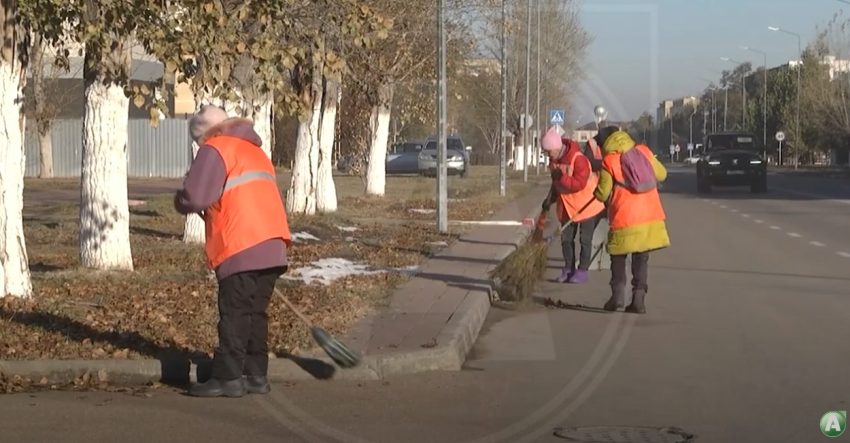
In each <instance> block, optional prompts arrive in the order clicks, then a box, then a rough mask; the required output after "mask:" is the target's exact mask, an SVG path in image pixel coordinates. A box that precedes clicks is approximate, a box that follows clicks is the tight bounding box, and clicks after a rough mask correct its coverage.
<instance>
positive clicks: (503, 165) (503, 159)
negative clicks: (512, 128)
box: [499, 0, 508, 197]
mask: <svg viewBox="0 0 850 443" xmlns="http://www.w3.org/2000/svg"><path fill="white" fill-rule="evenodd" d="M507 22H508V3H507V0H502V48H501V50H502V54H501V58H502V66H501V70H502V72H501V80H502V97H501V101H502V103H501V108H502V109H501V116H500V121H499V123H500V125H501V130H500V133H499V143H500V145H499V151H500V152H499V195H500V196H501V197H504V196H505V195H506V194H507V189H506V182H507V151H508V137H507V134H506V133H507V132H508V126H507V118H508V109H507V107H508V105H507V103H508V63H507V49H506V46H507V44H508V33H507V27H508V23H507Z"/></svg>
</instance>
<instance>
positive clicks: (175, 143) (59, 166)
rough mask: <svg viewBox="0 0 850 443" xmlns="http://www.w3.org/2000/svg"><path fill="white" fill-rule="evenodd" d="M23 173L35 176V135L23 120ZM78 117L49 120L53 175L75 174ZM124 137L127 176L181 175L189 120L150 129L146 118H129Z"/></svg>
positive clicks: (79, 147) (77, 167)
mask: <svg viewBox="0 0 850 443" xmlns="http://www.w3.org/2000/svg"><path fill="white" fill-rule="evenodd" d="M27 126H28V127H27V134H26V158H27V165H26V176H27V177H38V174H39V172H40V171H41V166H40V162H39V158H40V155H39V148H38V135H37V134H36V132H35V122H34V121H33V120H31V119H28V120H27ZM82 130H83V121H82V120H56V121H55V122H54V123H53V128H52V132H51V139H52V141H53V172H54V174H55V176H56V177H79V176H80V164H81V162H82V145H83V138H82V133H83V132H82ZM128 132H129V134H128V139H127V154H128V155H127V157H128V158H127V175H129V176H130V177H182V176H183V174H185V173H186V171H187V170H188V169H189V164H190V162H191V158H190V157H191V154H190V152H189V146H190V143H191V141H190V140H189V122H188V121H187V120H178V119H167V120H162V121H160V122H159V126H158V127H156V128H154V127H152V126H151V125H150V123H149V122H148V121H147V120H130V122H129V127H128Z"/></svg>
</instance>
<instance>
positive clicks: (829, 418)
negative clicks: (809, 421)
mask: <svg viewBox="0 0 850 443" xmlns="http://www.w3.org/2000/svg"><path fill="white" fill-rule="evenodd" d="M845 430H847V411H829V412H827V413H826V414H823V417H821V418H820V431H821V432H823V435H825V436H827V437H829V438H837V437H841V435H843V434H844V431H845Z"/></svg>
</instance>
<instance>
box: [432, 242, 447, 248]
mask: <svg viewBox="0 0 850 443" xmlns="http://www.w3.org/2000/svg"><path fill="white" fill-rule="evenodd" d="M428 244H429V245H431V246H440V247H447V246H448V245H449V244H448V243H446V242H444V241H432V242H428Z"/></svg>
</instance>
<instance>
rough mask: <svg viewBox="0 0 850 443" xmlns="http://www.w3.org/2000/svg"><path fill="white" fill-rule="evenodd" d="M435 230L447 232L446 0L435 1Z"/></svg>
mask: <svg viewBox="0 0 850 443" xmlns="http://www.w3.org/2000/svg"><path fill="white" fill-rule="evenodd" d="M437 46H438V47H437V85H438V86H437V230H438V231H439V232H443V233H445V232H448V230H449V218H448V200H449V199H448V189H447V187H446V186H447V185H448V179H447V177H446V0H437Z"/></svg>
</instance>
